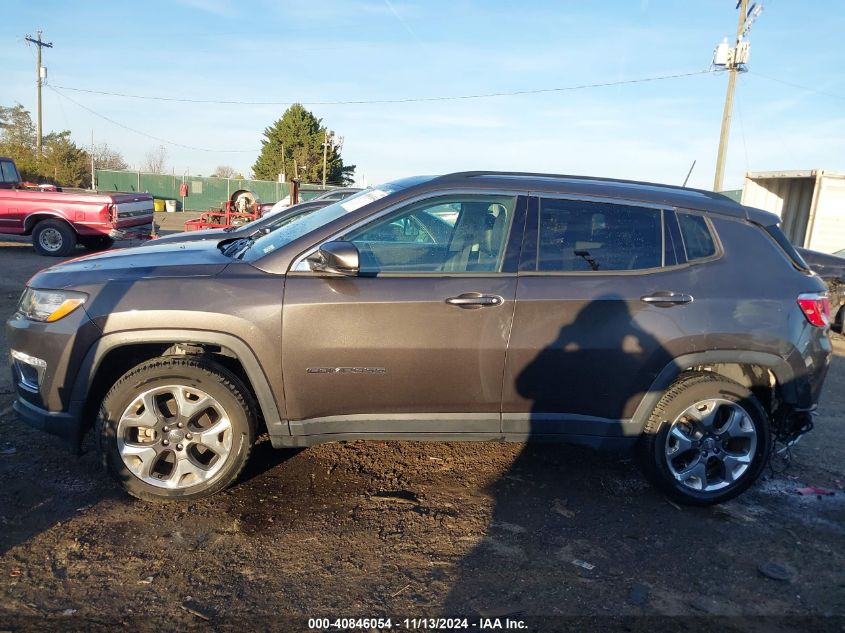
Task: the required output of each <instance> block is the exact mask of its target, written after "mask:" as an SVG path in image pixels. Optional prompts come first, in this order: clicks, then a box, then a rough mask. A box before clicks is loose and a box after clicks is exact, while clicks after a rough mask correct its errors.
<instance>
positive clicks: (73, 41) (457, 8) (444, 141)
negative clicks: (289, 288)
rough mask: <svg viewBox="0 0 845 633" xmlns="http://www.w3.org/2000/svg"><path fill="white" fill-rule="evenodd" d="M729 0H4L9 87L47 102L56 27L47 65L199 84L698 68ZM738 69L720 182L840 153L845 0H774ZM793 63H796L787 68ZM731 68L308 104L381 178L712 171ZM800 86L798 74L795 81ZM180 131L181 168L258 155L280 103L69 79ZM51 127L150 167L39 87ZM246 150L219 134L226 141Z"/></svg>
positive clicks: (256, 85) (365, 88)
mask: <svg viewBox="0 0 845 633" xmlns="http://www.w3.org/2000/svg"><path fill="white" fill-rule="evenodd" d="M735 4H736V3H735V1H734V0H697V1H695V2H690V1H689V0H675V1H672V0H666V1H659V0H639V1H637V0H630V1H625V2H622V1H615V2H614V1H610V0H608V1H605V2H585V1H581V2H568V1H557V2H554V1H550V2H539V1H538V2H531V1H529V0H526V1H523V2H512V1H510V2H500V1H487V2H481V1H475V2H473V1H469V0H453V1H451V2H436V1H423V0H416V1H413V2H411V1H406V0H389V1H388V0H327V1H321V0H312V1H311V2H292V1H288V0H275V1H272V0H252V1H250V0H241V1H236V0H231V1H230V0H173V1H171V2H164V1H160V0H147V1H146V2H144V3H138V2H129V1H120V0H116V1H114V2H110V3H105V2H88V1H79V2H73V3H68V2H61V1H58V0H56V1H53V0H41V1H39V2H33V1H32V0H4V3H3V5H4V9H3V13H4V16H5V19H4V20H3V21H2V22H1V23H0V59H2V60H3V64H2V72H0V86H2V88H0V104H4V105H11V104H12V103H14V102H21V103H23V104H24V106H26V107H27V108H29V109H30V110H34V108H35V87H34V74H35V70H34V64H35V62H34V51H33V48H32V47H27V46H26V44H25V42H24V39H23V38H24V35H26V34H27V33H31V34H34V32H35V30H36V29H38V28H41V29H42V30H43V31H44V39H45V40H47V41H52V42H53V43H54V46H55V48H54V49H46V50H45V59H44V65H45V66H47V67H48V71H49V80H48V82H49V84H52V85H53V86H67V87H75V88H87V89H93V90H102V91H112V92H126V93H134V94H143V95H168V96H174V97H188V98H197V99H224V100H266V101H284V102H287V101H291V102H292V101H301V102H313V101H337V100H368V99H392V98H405V97H417V96H435V95H462V94H474V93H490V92H506V91H516V90H531V89H537V88H550V87H561V86H572V85H579V84H585V83H595V82H608V81H611V82H612V81H618V80H629V79H636V78H640V77H651V76H662V75H671V74H676V73H686V72H694V71H698V70H704V69H706V68H707V67H708V66H709V63H710V60H711V56H712V51H713V48H714V46H715V45H716V43H717V42H719V41H720V40H721V39H722V38H723V37H725V36H732V34H733V33H734V32H735V29H736V20H737V12H736V10H735V8H734V7H735ZM763 4H764V11H763V13H762V15H761V16H760V17H759V19H758V20H757V21H756V23H755V24H754V27H753V29H752V30H751V34H750V41H751V63H750V72H748V73H746V74H744V75H742V76H741V77H740V81H739V84H738V90H737V100H736V106H735V109H734V118H733V126H732V135H731V144H730V150H729V155H728V164H727V173H726V179H725V186H726V188H734V187H740V186H741V184H742V177H743V174H744V172H745V171H747V170H752V171H761V170H771V169H810V168H824V169H831V170H839V171H845V63H844V62H845V43H843V42H845V35H843V34H845V3H843V2H842V0H813V2H797V1H794V0H764V2H763ZM783 82H787V83H783ZM726 84H727V76H726V75H725V74H704V75H697V76H692V77H685V78H679V79H671V80H665V81H658V82H651V83H642V84H634V85H623V86H614V87H606V88H596V89H589V90H578V91H568V92H553V93H544V94H535V95H524V96H511V97H497V98H489V99H476V100H462V101H441V102H422V103H404V104H370V105H342V106H341V105H314V106H308V107H309V109H311V110H312V111H313V112H314V113H315V114H316V115H317V116H319V117H322V118H323V120H324V122H325V123H326V124H327V125H328V126H329V127H330V128H331V129H334V130H336V131H337V132H338V133H339V134H340V135H341V136H343V138H344V151H343V155H344V158H345V160H346V161H347V162H348V163H354V164H356V165H358V177H359V180H360V179H362V178H363V179H366V182H367V183H373V182H380V181H384V180H389V179H393V178H398V177H402V176H407V175H412V174H421V173H443V172H448V171H454V170H461V169H503V170H520V171H544V172H555V173H576V174H588V175H601V176H613V177H624V178H636V179H644V180H653V181H660V182H670V183H678V184H679V183H681V182H682V181H683V179H684V177H685V175H686V172H687V170H688V169H689V166H690V164H691V163H692V161H693V160H696V161H697V164H696V167H695V170H694V172H693V174H692V177H691V179H690V184H691V185H692V186H699V187H704V188H709V187H711V186H712V179H713V169H714V164H715V154H716V149H717V144H718V136H719V124H720V120H721V114H722V106H723V103H724V96H725V88H726ZM787 84H796V85H797V86H803V87H796V86H792V85H787ZM64 94H66V95H67V96H68V97H70V98H72V99H74V100H76V101H78V102H79V103H80V104H83V105H84V106H86V107H87V108H90V109H92V110H94V111H96V112H97V113H99V114H101V115H104V116H106V117H108V118H110V119H113V120H114V121H117V122H119V123H121V124H123V125H126V126H130V127H132V128H135V129H137V130H140V131H142V132H145V133H148V134H151V135H154V136H157V137H161V138H164V139H167V140H168V141H171V142H173V143H176V144H182V145H190V146H194V147H200V148H205V149H211V150H215V151H200V150H196V149H185V148H182V147H178V146H167V151H168V165H170V166H172V167H173V168H174V169H175V170H176V171H177V173H179V172H182V171H183V170H186V169H190V171H191V172H192V173H195V174H196V173H200V174H208V173H210V172H211V171H212V170H213V169H214V167H215V166H216V165H218V164H230V165H232V166H234V167H235V168H236V169H238V170H241V171H243V172H248V171H249V170H250V167H251V165H252V163H253V162H254V160H255V157H256V150H257V149H258V148H260V138H261V133H262V132H263V130H264V128H265V127H266V126H267V125H269V124H271V123H272V122H273V121H274V120H275V119H276V118H278V117H279V116H280V115H281V113H282V111H283V110H284V106H258V105H250V106H238V105H215V104H186V103H168V102H161V101H141V100H134V99H125V98H119V97H110V96H102V95H93V94H85V93H75V92H65V93H64ZM44 108H45V114H44V123H45V129H46V130H58V129H70V130H72V132H73V134H74V137H75V139H76V140H77V142H80V143H88V142H89V141H90V135H91V130H92V129H93V130H94V134H95V138H96V140H97V141H107V142H108V143H109V144H110V145H111V146H113V147H115V148H117V149H119V150H120V151H121V152H122V153H123V155H124V157H125V158H126V160H127V162H128V163H130V164H131V165H133V166H135V165H139V164H140V163H141V162H142V161H143V159H144V155H145V154H146V152H147V151H149V150H150V149H151V148H153V147H155V146H157V145H159V143H158V142H157V141H155V140H152V139H149V138H146V137H144V136H141V135H138V134H135V133H133V132H131V131H128V130H126V129H123V128H121V127H117V126H115V125H113V124H112V123H109V122H107V121H105V120H103V119H100V118H98V117H96V116H94V115H93V114H91V113H89V112H88V111H86V110H84V109H82V108H81V107H79V106H78V105H76V104H74V103H72V102H71V101H68V100H67V99H63V98H61V97H60V96H59V95H58V94H56V93H55V92H53V91H52V90H49V89H45V91H44ZM222 149H230V150H249V151H245V152H222V151H218V150H222Z"/></svg>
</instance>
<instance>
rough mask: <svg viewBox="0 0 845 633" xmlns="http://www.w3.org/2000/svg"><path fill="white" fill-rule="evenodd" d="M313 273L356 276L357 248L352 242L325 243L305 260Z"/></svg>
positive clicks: (357, 263) (357, 267)
mask: <svg viewBox="0 0 845 633" xmlns="http://www.w3.org/2000/svg"><path fill="white" fill-rule="evenodd" d="M306 261H307V262H308V266H309V267H310V268H311V270H313V271H315V272H326V273H336V274H339V275H357V274H358V270H359V267H360V264H359V259H358V248H357V247H356V246H355V244H353V243H352V242H342V241H337V242H326V243H325V244H323V245H322V246H321V247H320V248H319V250H317V251H316V252H315V253H313V254H312V255H309V256H308V258H307V259H306Z"/></svg>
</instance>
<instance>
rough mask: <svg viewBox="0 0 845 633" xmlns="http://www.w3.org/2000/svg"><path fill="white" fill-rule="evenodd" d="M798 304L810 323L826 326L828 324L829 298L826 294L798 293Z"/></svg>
mask: <svg viewBox="0 0 845 633" xmlns="http://www.w3.org/2000/svg"><path fill="white" fill-rule="evenodd" d="M798 305H799V306H800V308H801V311H802V312H803V313H804V316H805V317H807V320H808V321H809V322H810V325H815V326H816V327H826V326H827V325H829V324H830V299H829V298H828V296H827V295H826V294H822V293H818V292H805V293H804V294H800V295H798Z"/></svg>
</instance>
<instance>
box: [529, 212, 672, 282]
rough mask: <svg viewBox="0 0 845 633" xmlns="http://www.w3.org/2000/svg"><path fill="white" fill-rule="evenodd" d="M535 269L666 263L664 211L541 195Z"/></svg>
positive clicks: (610, 268) (607, 268)
mask: <svg viewBox="0 0 845 633" xmlns="http://www.w3.org/2000/svg"><path fill="white" fill-rule="evenodd" d="M539 212H540V222H539V232H538V240H537V270H540V271H548V272H607V271H625V270H642V269H647V268H657V267H659V266H661V265H662V263H663V223H662V216H661V213H662V212H661V211H660V210H659V209H651V208H646V207H638V206H631V205H624V204H615V203H603V202H587V201H581V200H558V199H554V198H542V199H541V200H540V209H539Z"/></svg>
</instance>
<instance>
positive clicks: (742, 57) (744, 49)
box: [713, 0, 762, 191]
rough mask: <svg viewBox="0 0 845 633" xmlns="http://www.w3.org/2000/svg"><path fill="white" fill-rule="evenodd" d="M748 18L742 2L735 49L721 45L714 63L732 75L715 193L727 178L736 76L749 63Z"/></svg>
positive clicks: (720, 146) (724, 114)
mask: <svg viewBox="0 0 845 633" xmlns="http://www.w3.org/2000/svg"><path fill="white" fill-rule="evenodd" d="M761 6H762V5H761ZM748 18H749V15H748V0H740V2H739V24H738V25H737V27H736V46H735V48H733V49H727V47H725V46H724V45H721V44H720V45H719V46H717V47H716V59H714V63H715V64H716V65H717V66H724V67H725V69H726V70H727V71H728V72H729V73H730V74H729V75H728V92H727V94H726V95H725V109H724V111H723V112H722V131H721V132H720V134H719V154H718V155H717V156H716V176H715V178H714V179H713V191H721V190H722V182H723V180H724V178H725V159H726V157H727V153H728V138H729V137H730V134H731V113H732V112H733V107H734V90H735V89H736V76H737V73H739V72H740V71H742V70H745V68H744V66H745V64H746V63H747V62H748V42H744V41H743V39H742V38H743V35H744V34H745V32H746V31H747V27H746V20H747V19H748ZM748 26H750V24H749V25H748ZM726 39H727V38H726ZM720 52H721V53H722V54H723V55H725V59H723V60H720V59H718V57H719V54H720ZM720 62H724V63H720Z"/></svg>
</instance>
